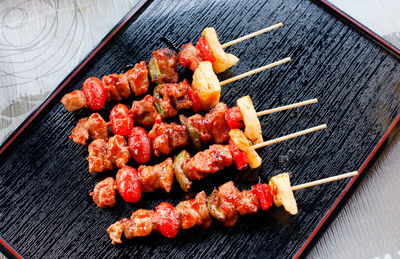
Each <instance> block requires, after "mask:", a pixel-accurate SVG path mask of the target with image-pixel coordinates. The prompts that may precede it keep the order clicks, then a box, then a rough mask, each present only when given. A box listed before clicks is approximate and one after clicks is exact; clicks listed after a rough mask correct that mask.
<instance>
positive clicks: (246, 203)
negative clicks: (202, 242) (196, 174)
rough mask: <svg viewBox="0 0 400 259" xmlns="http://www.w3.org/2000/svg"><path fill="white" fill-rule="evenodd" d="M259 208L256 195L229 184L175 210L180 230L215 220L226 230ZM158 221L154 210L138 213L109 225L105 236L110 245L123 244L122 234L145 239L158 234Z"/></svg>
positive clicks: (129, 237)
mask: <svg viewBox="0 0 400 259" xmlns="http://www.w3.org/2000/svg"><path fill="white" fill-rule="evenodd" d="M259 208H260V204H259V200H258V198H257V196H256V195H255V194H254V193H253V192H252V191H249V190H243V191H242V192H241V191H239V190H238V189H237V188H236V187H235V185H234V184H233V182H232V181H230V182H227V183H225V184H223V185H221V186H220V187H219V188H218V190H214V192H213V193H212V194H211V196H210V197H209V198H207V196H206V195H205V193H204V192H200V193H198V194H197V195H196V197H195V198H194V199H191V200H187V201H182V202H180V203H179V204H178V205H177V206H176V207H175V212H176V213H177V214H178V220H179V227H180V228H182V229H188V228H192V227H194V226H201V227H203V228H204V229H206V228H208V227H209V226H210V224H211V222H212V218H213V217H215V218H217V219H218V220H220V221H222V223H223V224H224V225H225V226H227V227H229V226H233V225H234V224H235V223H236V221H237V219H238V217H239V215H246V214H250V213H256V212H257V211H258V209H259ZM157 220H158V218H157V217H155V212H154V211H153V210H143V209H140V210H137V211H136V212H134V213H133V214H132V216H131V218H130V219H126V218H124V219H122V220H120V221H117V222H116V223H114V224H112V225H111V226H110V227H109V228H108V229H107V233H108V234H109V236H110V239H111V240H112V243H113V244H115V243H122V240H121V236H122V233H124V234H125V237H126V238H128V239H131V238H133V237H139V236H148V235H150V233H151V232H152V231H153V230H154V231H155V232H158V231H157V227H156V226H157V223H158V222H157Z"/></svg>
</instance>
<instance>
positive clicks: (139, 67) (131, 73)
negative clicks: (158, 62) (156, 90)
mask: <svg viewBox="0 0 400 259" xmlns="http://www.w3.org/2000/svg"><path fill="white" fill-rule="evenodd" d="M125 75H126V77H127V78H128V81H129V84H130V86H131V89H132V92H133V94H134V95H136V96H139V95H143V94H145V93H147V90H148V89H149V85H150V84H149V76H148V70H147V66H146V62H144V61H141V62H140V63H137V64H135V66H134V67H133V68H132V69H129V70H128V71H127V72H126V73H125Z"/></svg>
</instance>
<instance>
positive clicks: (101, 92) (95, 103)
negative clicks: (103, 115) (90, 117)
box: [82, 77, 107, 111]
mask: <svg viewBox="0 0 400 259" xmlns="http://www.w3.org/2000/svg"><path fill="white" fill-rule="evenodd" d="M82 91H83V94H84V95H85V98H86V101H87V104H88V106H89V108H90V109H92V110H93V111H97V110H100V109H101V108H103V106H104V104H105V103H106V97H107V94H106V88H105V87H104V85H103V82H102V81H101V80H100V79H98V78H97V77H89V78H88V79H86V80H85V82H83V86H82Z"/></svg>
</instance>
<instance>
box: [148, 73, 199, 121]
mask: <svg viewBox="0 0 400 259" xmlns="http://www.w3.org/2000/svg"><path fill="white" fill-rule="evenodd" d="M189 87H190V85H189V84H188V83H187V81H186V80H185V81H183V82H180V83H178V84H162V85H158V86H157V87H156V88H154V104H155V106H156V108H157V111H158V113H159V114H160V115H161V117H162V118H163V119H165V118H171V117H175V116H176V115H177V114H178V111H179V110H183V109H191V108H192V106H193V103H192V100H191V99H190V96H189V94H188V93H189Z"/></svg>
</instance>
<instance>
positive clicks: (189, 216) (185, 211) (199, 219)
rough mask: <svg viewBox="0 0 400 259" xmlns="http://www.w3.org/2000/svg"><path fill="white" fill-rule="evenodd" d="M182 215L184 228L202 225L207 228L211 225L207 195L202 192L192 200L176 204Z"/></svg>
mask: <svg viewBox="0 0 400 259" xmlns="http://www.w3.org/2000/svg"><path fill="white" fill-rule="evenodd" d="M176 211H177V212H178V214H179V217H180V226H181V228H182V229H188V228H192V227H194V226H201V227H203V229H206V228H208V227H209V226H210V224H211V222H212V218H211V216H210V214H209V213H208V209H207V196H206V194H205V193H204V192H200V193H198V194H197V195H196V197H195V198H194V199H192V200H187V201H182V202H180V203H179V204H178V205H177V206H176Z"/></svg>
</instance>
